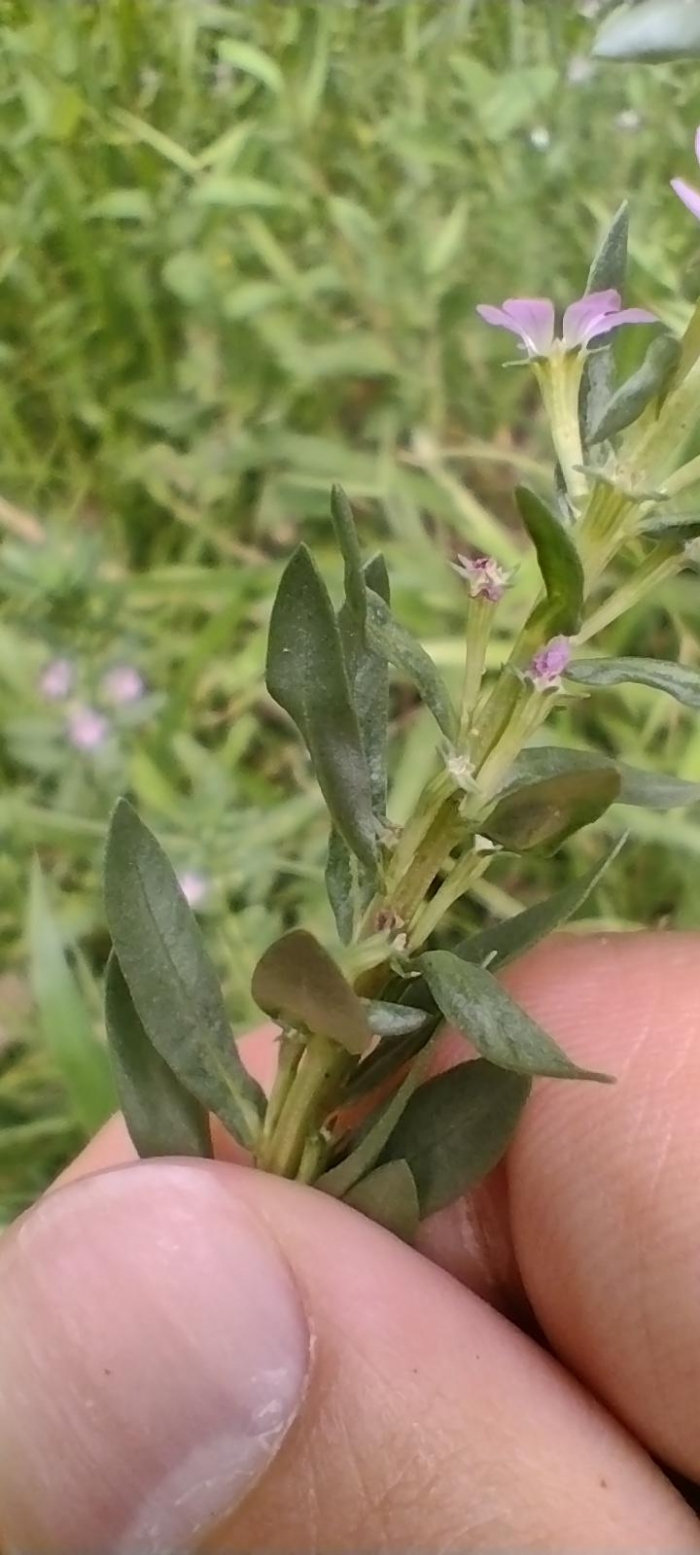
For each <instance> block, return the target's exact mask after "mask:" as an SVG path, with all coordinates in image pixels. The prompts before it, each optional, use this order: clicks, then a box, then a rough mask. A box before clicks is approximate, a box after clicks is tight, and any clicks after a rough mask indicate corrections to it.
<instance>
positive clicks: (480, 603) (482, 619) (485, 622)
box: [459, 595, 494, 745]
mask: <svg viewBox="0 0 700 1555" xmlns="http://www.w3.org/2000/svg"><path fill="white" fill-rule="evenodd" d="M493 615H494V605H493V601H492V600H490V599H487V598H486V597H485V596H483V595H479V596H477V597H476V598H475V599H470V600H469V603H468V605H467V633H466V656H465V665H464V681H463V684H462V702H461V707H460V715H459V743H460V745H461V744H462V743H463V741H464V740H465V739H466V737H467V735H468V733H469V729H470V726H471V723H472V717H473V713H474V708H475V707H476V704H477V702H478V700H479V692H480V690H481V682H482V679H483V674H484V662H485V659H486V649H487V648H488V643H489V637H490V636H491V626H492V624H493Z"/></svg>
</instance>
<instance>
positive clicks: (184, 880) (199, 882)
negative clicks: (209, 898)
mask: <svg viewBox="0 0 700 1555" xmlns="http://www.w3.org/2000/svg"><path fill="white" fill-rule="evenodd" d="M177 881H178V885H179V887H180V890H181V891H182V894H183V896H184V898H185V901H186V902H187V905H188V906H189V907H192V908H196V907H200V906H201V904H202V902H203V901H204V898H205V896H206V895H207V892H208V890H209V884H208V881H206V880H205V878H204V875H199V874H197V871H196V870H195V869H183V870H181V872H180V874H179V875H178V877H177Z"/></svg>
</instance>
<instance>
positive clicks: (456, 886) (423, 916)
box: [407, 849, 496, 955]
mask: <svg viewBox="0 0 700 1555" xmlns="http://www.w3.org/2000/svg"><path fill="white" fill-rule="evenodd" d="M495 851H496V850H495V849H494V852H495ZM492 857H493V853H473V852H472V853H465V854H464V856H463V857H462V858H460V859H458V860H457V862H456V864H455V865H454V866H453V868H452V869H451V870H450V873H449V875H448V876H447V878H446V880H443V882H442V885H441V886H440V889H439V890H438V891H436V892H435V895H434V896H433V897H431V899H430V901H428V902H424V903H423V905H422V907H419V909H418V911H417V913H416V915H415V917H414V920H413V926H412V928H411V930H410V932H409V936H408V947H407V948H408V953H409V955H413V952H414V951H416V950H418V948H419V946H421V945H423V944H425V941H426V940H427V939H428V936H429V935H430V934H432V932H433V930H434V929H436V928H437V926H438V924H439V923H441V922H442V919H443V918H444V916H445V913H447V912H449V910H450V907H452V906H454V903H455V902H456V901H458V900H459V898H460V896H464V895H465V893H466V891H467V889H468V888H469V886H470V885H472V883H473V882H474V881H475V880H478V879H479V876H480V875H483V874H484V872H485V870H486V869H487V868H488V866H489V864H490V862H491V859H492Z"/></svg>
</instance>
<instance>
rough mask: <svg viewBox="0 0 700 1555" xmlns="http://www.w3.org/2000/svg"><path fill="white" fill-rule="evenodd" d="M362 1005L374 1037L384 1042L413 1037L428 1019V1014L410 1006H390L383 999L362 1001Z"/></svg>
mask: <svg viewBox="0 0 700 1555" xmlns="http://www.w3.org/2000/svg"><path fill="white" fill-rule="evenodd" d="M363 1004H364V1006H365V1010H366V1013H367V1020H368V1022H369V1025H370V1027H371V1029H372V1031H373V1032H374V1035H375V1037H381V1038H382V1039H383V1040H384V1041H391V1040H392V1039H396V1038H397V1037H411V1036H415V1034H416V1032H418V1031H422V1029H423V1027H424V1026H425V1025H426V1024H427V1022H428V1021H429V1019H430V1015H429V1013H427V1012H426V1011H425V1010H417V1009H414V1008H413V1006H412V1005H410V1004H390V1003H388V1002H387V1001H386V1000H384V999H364V1000H363Z"/></svg>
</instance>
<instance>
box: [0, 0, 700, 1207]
mask: <svg viewBox="0 0 700 1555" xmlns="http://www.w3.org/2000/svg"><path fill="white" fill-rule="evenodd" d="M599 9H600V7H597V6H596V5H595V3H594V0H583V3H582V4H580V5H579V6H578V8H577V7H576V5H573V4H564V3H563V0H549V3H548V0H501V3H499V4H496V3H494V0H374V3H372V0H323V3H319V0H308V3H305V0H247V3H246V0H235V3H234V0H227V3H218V4H214V3H211V4H210V3H207V0H99V3H90V0H82V3H79V0H63V3H61V4H57V3H56V0H45V3H44V0H5V3H0V133H1V136H2V144H3V166H2V173H1V174H0V369H1V376H0V461H1V475H0V493H1V496H0V531H1V532H2V536H3V540H2V545H1V547H0V600H1V601H2V616H1V622H0V785H1V788H0V839H1V846H0V960H1V964H2V970H1V972H0V1128H1V1130H2V1132H0V1205H1V1208H2V1214H3V1215H5V1216H8V1215H10V1214H12V1213H14V1212H15V1211H16V1210H17V1208H18V1207H19V1206H20V1205H21V1204H23V1203H25V1202H26V1201H27V1200H28V1199H29V1198H30V1197H31V1196H32V1195H33V1194H34V1193H35V1192H36V1191H38V1189H39V1188H40V1187H41V1186H42V1185H43V1183H44V1182H45V1181H46V1180H47V1178H48V1176H49V1174H50V1173H51V1172H52V1171H53V1170H54V1169H55V1168H56V1167H57V1166H58V1165H59V1164H60V1163H61V1161H62V1160H64V1159H65V1158H66V1157H67V1155H68V1154H69V1153H70V1152H71V1151H73V1150H74V1149H75V1148H76V1147H78V1146H79V1144H80V1142H81V1140H82V1139H83V1138H85V1136H86V1134H87V1133H88V1132H89V1131H90V1130H91V1129H92V1128H93V1127H94V1126H95V1125H96V1124H97V1123H98V1122H99V1121H100V1120H101V1118H102V1117H104V1116H105V1115H106V1113H107V1112H108V1111H109V1108H110V1105H111V1093H110V1084H109V1076H108V1073H107V1069H106V1061H105V1059H104V1053H103V1049H102V1048H101V1046H100V1045H99V1031H100V995H99V983H100V977H101V972H102V968H103V964H104V958H105V953H106V943H105V930H104V919H103V912H102V906H101V899H100V887H99V868H100V853H101V845H102V838H103V832H104V826H105V820H106V817H107V814H108V811H109V809H110V806H111V804H112V802H113V800H114V798H115V796H116V795H117V793H118V792H120V791H124V790H128V791H129V792H130V793H131V794H132V795H133V796H134V797H135V798H136V800H137V802H138V804H139V806H140V807H141V809H142V811H143V813H144V815H145V817H146V818H147V820H148V821H149V823H150V824H151V825H153V826H154V827H155V828H156V830H157V831H158V833H159V835H160V836H161V838H162V840H163V841H164V843H165V844H166V846H167V847H168V848H169V850H170V852H171V856H172V857H173V859H174V861H175V862H176V864H177V866H178V867H179V868H180V869H181V870H182V871H183V872H188V873H189V874H190V876H193V875H194V876H195V877H196V879H195V882H194V887H195V888H196V889H198V891H199V893H200V896H201V902H200V911H201V915H202V923H203V925H204V927H205V930H206V932H207V934H208V936H209V938H210V942H211V945H212V949H213V951H214V954H215V956H216V958H217V960H218V962H219V964H220V966H221V967H222V969H223V970H224V973H225V979H226V987H227V990H228V996H229V1001H230V1009H231V1014H232V1018H233V1020H234V1023H235V1026H236V1028H237V1029H243V1028H244V1027H245V1025H246V1024H247V1023H249V1022H250V1021H251V1020H253V1019H255V1012H254V1009H253V1007H252V1004H251V1000H250V995H249V979H250V973H251V969H252V966H253V964H254V961H255V959H256V957H257V955H258V954H259V952H260V950H261V949H262V948H263V946H264V945H265V944H266V943H267V942H268V941H269V940H270V939H271V938H272V937H273V936H274V935H275V934H276V933H277V932H278V931H279V929H280V928H281V927H283V926H286V925H290V924H292V923H295V922H297V921H298V920H300V919H301V920H303V921H304V922H305V923H306V924H307V925H308V926H309V927H311V928H313V929H314V930H315V931H316V932H317V933H319V934H320V935H321V937H323V938H326V939H330V936H331V923H330V915H329V913H328V911H327V909H326V907H325V905H324V898H323V891H322V868H323V856H324V847H325V831H324V825H323V819H322V807H321V804H320V802H319V798H318V795H317V793H316V791H315V788H314V785H313V782H312V780H311V777H310V774H309V772H308V770H307V768H306V766H305V761H304V757H303V755H302V752H301V749H300V746H299V744H298V743H297V741H296V739H295V738H294V737H293V735H292V733H291V732H290V729H289V728H288V727H287V726H286V724H285V723H284V722H283V721H282V719H281V717H280V715H279V714H278V712H277V711H276V709H275V708H274V706H273V705H272V704H271V703H270V702H269V700H268V699H267V698H266V696H265V694H264V691H263V689H262V684H261V666H262V662H263V653H264V639H265V631H266V620H267V616H268V613H269V606H270V601H271V597H272V591H273V588H274V585H275V581H276V579H277V576H278V573H279V568H280V562H281V559H282V557H283V556H284V555H285V554H286V553H287V552H288V549H289V547H290V546H291V545H292V543H293V542H294V540H295V538H296V537H297V535H299V534H301V533H303V535H304V536H305V538H307V539H308V540H309V541H310V542H311V543H312V544H313V545H314V546H315V547H317V549H318V551H319V553H320V557H321V560H322V564H323V565H324V567H325V569H326V571H327V576H328V577H329V580H331V581H334V580H336V579H337V577H338V566H337V561H336V559H335V557H334V556H333V554H332V552H331V550H330V547H329V535H328V523H327V518H326V512H327V493H328V487H329V483H330V481H331V480H332V479H338V480H341V481H342V482H343V483H344V484H345V486H346V488H347V490H348V491H349V493H350V494H351V496H352V497H353V499H354V500H355V501H356V503H357V505H358V511H359V514H360V521H361V525H362V528H363V532H364V534H365V537H366V541H367V546H368V549H370V548H371V547H372V546H374V545H376V544H377V543H378V542H379V543H381V545H382V546H383V547H384V549H385V550H386V552H387V553H388V556H389V560H390V564H391V568H392V571H393V576H394V593H395V600H396V603H397V608H398V610H399V612H400V613H401V614H402V615H403V618H404V619H405V620H406V622H407V623H408V624H410V625H412V626H413V627H414V628H417V629H418V630H419V631H420V632H421V634H422V636H423V639H424V641H425V643H426V645H427V646H428V647H429V649H430V650H431V652H432V653H433V654H434V655H435V657H436V659H437V660H438V661H439V663H440V664H441V666H442V668H443V670H444V672H445V674H446V675H447V676H448V678H449V677H450V676H456V675H457V674H458V670H459V664H460V658H461V633H462V626H461V601H460V586H459V582H458V580H457V579H456V577H455V575H454V574H453V573H451V571H450V569H449V568H448V567H447V566H446V558H447V557H449V555H451V554H453V553H454V551H455V550H456V549H458V548H459V547H460V545H461V546H463V547H464V546H465V545H474V546H476V547H478V548H486V549H489V550H492V551H494V552H495V553H496V554H497V555H498V556H499V557H500V558H501V559H502V560H504V561H506V562H509V563H511V564H516V563H518V562H521V565H520V570H519V573H518V578H517V582H516V586H515V588H514V589H513V590H512V591H511V592H510V593H509V595H508V596H507V606H506V608H505V610H504V615H503V622H502V630H503V636H504V637H505V638H507V636H508V634H509V633H510V632H511V631H512V630H513V629H514V627H515V625H516V624H517V623H518V622H519V620H520V618H521V613H522V605H523V599H524V596H525V594H526V593H527V590H528V588H529V586H530V585H531V582H532V573H531V571H530V563H529V561H528V560H527V558H526V557H521V540H520V536H519V533H518V529H517V525H516V523H515V520H514V513H513V505H512V501H511V496H510V492H511V488H512V485H513V482H514V480H515V479H516V478H522V476H523V474H525V475H526V476H527V478H528V479H530V480H532V481H534V482H535V483H536V484H537V483H538V482H539V481H545V482H546V480H547V462H546V461H547V457H548V454H547V448H546V441H545V439H544V436H543V430H542V427H541V423H540V420H539V416H538V410H537V405H536V401H535V399H533V395H532V388H531V384H530V382H529V379H528V378H527V376H526V375H525V374H521V373H518V372H515V371H508V370H506V369H504V368H503V367H502V366H501V365H500V364H501V361H502V358H503V339H504V337H500V336H497V335H496V334H495V332H494V333H493V334H491V333H490V332H489V331H487V330H485V329H483V327H482V326H481V325H480V324H479V323H478V322H477V321H476V320H475V318H474V313H473V309H474V304H475V303H476V302H477V301H478V300H480V299H484V300H491V301H500V300H501V298H502V297H503V296H505V295H507V294H509V293H512V292H516V293H518V292H520V293H523V292H528V291H535V292H540V293H541V292H545V293H547V292H548V293H550V294H552V295H554V296H555V297H556V298H557V300H558V301H559V302H565V301H566V300H570V299H571V298H572V297H573V296H577V295H579V294H580V292H581V291H582V290H583V286H584V283H585V274H586V269H587V265H588V261H589V258H590V255H591V252H592V250H593V248H594V246H595V242H596V238H597V235H598V232H599V229H600V227H601V225H602V223H603V222H604V220H605V218H606V216H608V215H609V214H610V213H611V212H612V210H613V209H614V208H615V207H616V205H617V204H618V203H619V201H620V199H621V198H622V197H623V196H624V195H625V194H626V193H627V192H630V193H631V194H632V195H633V209H634V225H633V234H632V260H633V263H632V275H631V287H630V295H631V296H633V297H634V300H635V301H636V302H639V303H643V304H645V305H647V306H652V307H654V308H655V309H656V310H657V311H658V313H659V314H660V315H661V316H662V317H663V318H664V320H665V321H666V322H668V323H671V324H674V325H676V324H677V325H680V324H682V323H683V321H684V319H685V317H686V315H687V313H688V311H689V305H690V302H691V300H693V299H694V297H695V296H696V294H697V291H698V288H699V282H700V273H699V272H698V267H697V261H696V255H697V247H698V230H697V228H696V227H694V225H693V222H692V220H691V219H690V217H689V216H688V214H687V213H686V212H684V211H683V209H682V208H681V207H680V205H679V204H678V203H677V202H676V201H674V200H673V198H672V197H671V196H670V194H668V192H667V190H666V184H667V180H668V178H669V176H670V175H671V174H672V173H673V172H683V173H685V174H686V175H690V176H692V131H693V129H694V124H695V117H696V112H697V109H696V107H694V106H693V103H694V100H695V101H696V99H697V73H696V70H695V69H694V68H691V67H679V68H671V67H661V68H656V69H649V68H646V69H644V68H639V69H638V68H634V69H632V68H625V67H623V68H620V67H616V68H607V69H606V68H602V67H597V68H595V69H594V68H593V67H592V66H591V64H590V62H589V60H588V58H587V50H588V47H589V43H590V37H591V32H592V26H593V22H592V20H591V17H592V14H593V13H594V12H595V11H596V10H599ZM632 335H633V332H632V331H630V332H629V337H628V341H627V343H626V344H625V347H624V349H626V350H629V349H632V350H634V342H633V340H632V338H631V337H632ZM699 586H700V585H699V583H698V580H697V578H696V577H695V576H694V575H693V574H692V573H686V574H685V575H684V576H683V578H682V579H681V580H679V581H678V582H676V583H675V584H673V585H672V586H669V588H668V589H667V591H666V593H665V595H664V597H663V598H662V599H660V600H659V603H658V608H657V609H656V610H655V611H652V612H651V613H650V612H648V611H647V612H645V614H644V616H643V617H637V618H635V617H633V618H632V619H631V620H630V621H628V622H626V623H625V625H624V627H622V628H620V627H618V628H617V629H616V630H615V634H614V640H615V642H616V646H617V647H618V650H622V651H630V649H637V650H639V649H642V650H646V651H647V652H652V653H653V652H659V651H665V652H667V653H668V652H670V653H679V654H680V655H681V656H682V657H683V658H684V659H685V661H686V662H696V661H697V659H698V656H699V641H700V616H699V614H698V610H697V604H696V600H697V592H698V587H699ZM504 646H505V644H504ZM57 659H58V660H61V661H62V660H68V661H69V662H70V666H71V672H72V675H73V679H74V684H73V687H72V689H71V693H70V695H69V696H68V698H67V699H56V698H51V697H50V696H48V695H47V694H46V682H45V681H44V682H42V675H43V674H44V671H45V670H46V667H47V665H48V664H49V663H52V662H54V661H56V660H57ZM125 665H126V666H128V667H131V668H133V669H136V670H137V671H138V673H139V675H140V676H141V677H142V680H143V683H144V687H145V692H144V695H143V696H141V697H139V698H137V699H136V700H133V701H124V702H121V703H117V705H115V704H114V697H113V695H111V693H110V691H109V686H110V684H111V682H110V681H109V680H107V681H105V679H104V677H105V675H106V674H108V672H109V671H110V670H113V669H114V668H116V667H123V666H125ZM110 697H111V700H110ZM80 706H87V707H90V708H92V709H93V710H94V711H96V712H99V713H100V714H101V716H102V718H103V719H104V720H105V721H106V722H105V724H104V725H102V726H100V732H101V738H100V740H99V742H98V743H97V744H96V746H95V748H94V749H92V750H89V751H88V750H84V749H82V750H81V749H78V748H76V746H75V743H71V732H70V731H71V728H72V729H73V740H75V724H74V722H73V723H71V719H74V717H75V713H76V711H77V710H79V708H80ZM394 722H395V731H396V740H395V751H394V768H393V799H392V811H393V814H394V815H395V816H396V817H397V818H398V819H400V818H401V816H402V815H403V814H405V812H406V810H407V807H408V806H409V804H410V803H411V801H412V799H413V798H414V796H415V795H416V792H417V791H418V789H419V788H420V786H421V785H422V783H423V781H424V780H425V778H426V777H427V775H428V773H429V770H430V764H431V761H432V759H433V757H432V752H433V739H432V734H431V733H430V731H429V730H428V728H427V727H426V725H425V723H424V721H423V718H422V715H421V714H420V712H419V711H418V710H417V709H416V707H415V705H414V703H413V700H412V697H411V696H410V694H409V692H408V690H407V689H406V688H402V687H400V686H399V687H397V688H396V692H395V702H394ZM564 732H566V733H567V735H568V737H569V738H570V739H574V740H579V741H583V740H589V741H595V742H598V743H600V744H602V745H603V746H605V747H606V748H610V749H614V750H622V751H624V752H625V754H626V755H628V756H629V755H630V754H631V753H633V755H634V759H635V760H636V761H637V762H638V763H639V764H642V765H644V764H647V765H658V766H659V767H662V768H668V769H669V770H672V771H674V772H677V773H679V774H680V775H684V776H687V777H695V778H697V777H698V774H699V772H700V731H698V729H697V727H696V726H694V724H693V722H692V720H691V719H690V718H689V717H687V716H686V715H684V714H683V713H682V712H681V711H680V710H679V709H678V708H676V706H675V704H670V705H666V702H665V700H664V699H662V698H658V697H654V698H652V696H651V694H647V693H645V692H643V691H639V692H638V693H637V694H635V693H634V692H633V690H632V689H630V692H629V694H628V695H627V694H626V695H625V696H624V697H623V696H621V695H620V694H615V695H613V694H609V695H607V696H603V697H601V696H599V697H598V699H597V701H596V706H595V710H594V711H593V712H590V711H588V710H584V711H583V712H580V711H579V713H578V714H577V718H576V721H575V723H573V724H572V727H570V728H568V729H566V730H565V731H564ZM613 813H614V814H615V815H616V819H615V821H614V822H612V823H610V822H606V824H607V825H608V827H610V826H611V825H613V826H614V825H619V826H620V827H622V826H623V825H625V824H626V825H631V826H632V827H633V831H634V844H635V845H634V846H630V847H629V848H628V850H627V852H626V854H625V855H623V860H622V861H621V862H620V863H619V864H618V866H617V867H616V870H615V871H614V872H613V873H611V875H610V877H609V878H608V880H607V882H606V884H605V886H604V888H602V889H601V890H600V891H599V893H598V897H597V900H596V904H595V910H596V911H597V912H598V913H599V915H600V917H601V919H602V920H603V923H604V924H606V925H607V926H609V927H611V928H613V927H619V926H627V925H630V924H631V925H639V924H649V923H653V924H665V923H674V924H679V925H689V924H695V925H697V923H698V921H699V920H700V870H699V868H698V862H699V856H700V818H698V817H697V816H695V815H693V814H692V813H688V814H686V815H685V816H683V815H680V816H679V815H677V814H676V815H672V816H671V817H663V818H656V817H649V816H646V815H645V814H644V813H643V812H629V815H625V813H624V812H622V811H618V812H613ZM599 830H600V828H598V831H596V829H595V828H594V829H593V831H592V832H586V833H585V834H584V835H583V837H577V838H576V839H574V840H573V841H572V842H571V844H569V845H567V847H566V849H565V850H564V851H563V852H562V853H561V854H560V856H559V857H558V859H557V860H556V861H555V862H554V863H553V864H552V865H551V866H547V870H546V878H545V875H544V874H543V873H542V871H541V868H540V866H538V865H536V864H533V865H531V866H524V865H523V864H518V865H517V867H516V866H514V864H513V862H512V861H511V862H509V863H505V864H503V865H502V866H501V871H500V874H499V875H497V876H495V877H494V880H495V883H493V884H490V885H488V886H484V888H483V891H482V894H481V895H480V897H479V899H478V900H476V901H475V903H474V907H473V912H474V914H475V915H476V916H478V915H479V914H480V913H483V912H484V911H488V912H494V913H496V914H507V913H510V912H512V911H514V910H515V909H516V907H517V906H518V905H520V904H521V903H522V902H524V901H526V900H528V899H530V898H533V897H534V896H536V895H537V893H538V892H540V891H542V890H543V889H544V888H545V886H546V884H547V883H550V884H551V883H552V880H553V877H556V879H557V880H558V881H561V880H562V879H563V878H565V877H567V876H568V875H569V874H571V873H573V872H575V871H577V870H578V869H580V868H581V867H582V865H583V864H584V863H585V862H587V861H588V859H589V856H590V855H591V854H593V853H595V851H596V850H597V849H598V848H599V847H600V836H599V834H598V833H599ZM34 856H38V859H39V861H40V864H41V867H42V870H43V883H42V877H41V876H40V875H39V874H38V872H37V869H36V867H34V872H32V860H33V857H34Z"/></svg>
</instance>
